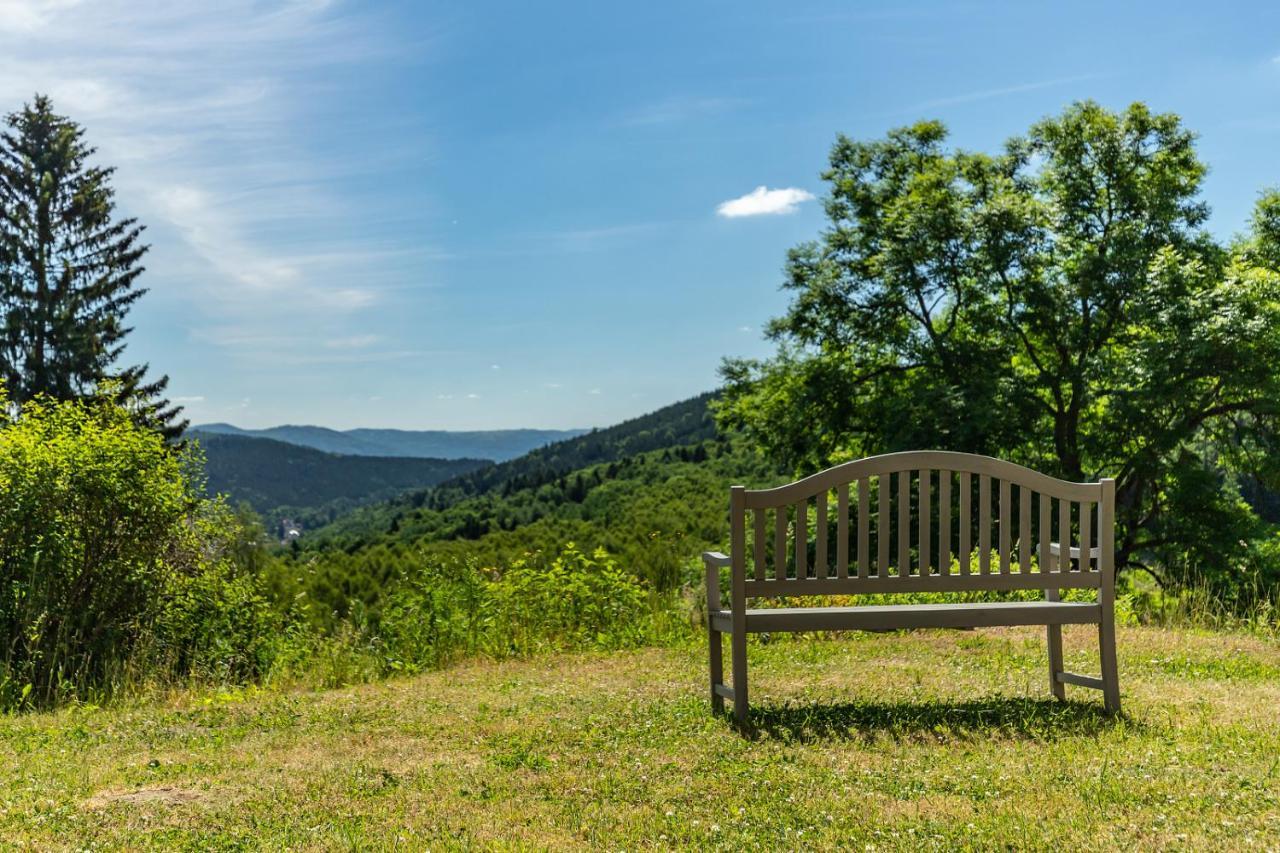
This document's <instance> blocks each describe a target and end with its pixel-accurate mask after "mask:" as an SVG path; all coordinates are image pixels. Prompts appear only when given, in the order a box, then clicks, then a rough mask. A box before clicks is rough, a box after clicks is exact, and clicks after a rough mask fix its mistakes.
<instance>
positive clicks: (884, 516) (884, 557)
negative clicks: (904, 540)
mask: <svg viewBox="0 0 1280 853" xmlns="http://www.w3.org/2000/svg"><path fill="white" fill-rule="evenodd" d="M891 479H892V476H891V475H889V474H881V475H880V476H879V477H877V478H876V486H877V488H878V489H879V492H880V497H879V499H878V500H877V508H878V511H877V512H876V574H877V575H878V576H880V577H882V578H887V577H889V488H890V485H889V484H890V482H891Z"/></svg>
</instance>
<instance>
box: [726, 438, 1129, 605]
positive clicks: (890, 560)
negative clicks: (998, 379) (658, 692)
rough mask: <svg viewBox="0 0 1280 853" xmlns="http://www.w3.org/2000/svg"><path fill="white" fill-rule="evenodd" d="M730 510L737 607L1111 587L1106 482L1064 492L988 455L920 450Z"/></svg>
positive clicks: (823, 476)
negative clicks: (810, 598)
mask: <svg viewBox="0 0 1280 853" xmlns="http://www.w3.org/2000/svg"><path fill="white" fill-rule="evenodd" d="M729 503H730V507H729V509H730V536H731V538H730V545H731V548H730V551H731V554H730V556H731V560H732V563H731V565H732V569H733V597H734V598H735V599H737V600H741V598H751V597H760V596H779V595H788V596H792V595H852V594H858V593H893V592H961V591H965V590H1011V589H1068V588H1073V587H1076V588H1080V587H1083V588H1099V587H1105V588H1106V589H1107V590H1110V589H1111V585H1112V583H1113V580H1114V552H1115V481H1114V480H1109V479H1108V480H1102V481H1100V482H1097V483H1069V482H1066V481H1065V480H1058V479H1055V478H1053V477H1049V476H1046V475H1044V474H1041V473H1038V472H1036V471H1032V470H1031V469H1029V468H1024V467H1023V466H1021V465H1016V464H1014V463H1012V462H1005V461H1003V460H1000V459H993V458H991V457H989V456H977V455H974V454H970V453H950V452H946V451H937V450H923V451H912V452H908V453H889V454H885V455H883V456H873V457H869V458H866V459H859V460H857V461H854V462H847V463H845V464H843V465H838V466H836V467H834V468H830V469H828V470H826V471H822V472H820V473H817V474H814V475H813V476H810V477H806V478H805V479H803V480H800V481H798V482H795V483H791V484H789V485H786V486H779V487H778V488H775V489H759V490H752V489H746V488H743V487H742V486H734V487H733V488H732V489H731V490H730V502H729ZM833 510H834V513H833V512H832V511H833ZM833 515H834V518H833V517H832V516H833ZM810 519H814V524H813V533H812V540H813V541H812V543H810V541H809V540H810ZM993 521H994V524H993ZM993 528H994V529H993ZM975 553H976V558H977V565H976V566H974V567H972V568H971V565H970V564H971V561H972V555H974V554H975ZM1033 555H1038V556H1037V558H1036V559H1033ZM953 559H954V560H955V561H957V563H958V565H953ZM735 603H736V602H735Z"/></svg>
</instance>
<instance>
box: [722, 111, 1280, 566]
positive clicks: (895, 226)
mask: <svg viewBox="0 0 1280 853" xmlns="http://www.w3.org/2000/svg"><path fill="white" fill-rule="evenodd" d="M945 137H946V131H945V129H944V128H943V126H942V125H941V124H939V123H936V122H922V123H920V124H917V125H914V126H912V127H908V128H903V129H899V130H895V131H892V132H891V133H890V134H889V135H888V137H887V138H885V139H883V140H879V141H872V142H856V141H854V140H851V139H848V138H846V137H843V136H842V137H840V138H839V140H838V141H837V143H836V145H835V146H834V148H833V149H832V152H831V166H830V169H829V170H828V171H827V172H826V173H824V178H825V179H826V180H827V181H828V182H829V183H830V195H829V197H828V199H827V203H826V210H827V214H828V218H829V219H830V228H829V229H828V230H827V231H826V232H825V233H824V235H823V237H822V238H821V240H820V241H818V242H815V243H809V244H805V245H803V246H800V247H799V248H797V249H794V250H793V251H792V252H791V253H790V255H789V256H788V264H787V280H786V283H785V287H786V288H787V289H788V290H790V291H791V292H792V293H793V294H794V296H793V300H792V303H791V305H790V307H789V309H788V311H787V313H786V314H785V315H784V316H782V317H780V318H778V319H776V320H774V321H773V322H772V323H771V325H770V327H769V335H770V336H771V337H772V338H773V339H774V340H775V341H777V342H778V344H779V349H778V353H777V355H776V356H775V357H774V358H772V359H769V360H766V361H728V362H726V364H725V366H724V369H723V373H724V376H725V379H726V381H727V389H726V392H725V398H724V402H723V404H722V405H721V406H720V409H719V416H720V418H721V420H722V423H723V424H725V425H727V426H739V427H742V428H744V429H745V430H746V431H747V432H748V434H749V436H750V437H751V438H752V439H753V440H754V441H755V442H756V443H758V444H759V445H760V446H761V447H763V448H766V449H767V450H768V451H769V452H770V453H771V454H772V455H773V456H775V457H776V458H778V459H780V460H782V461H784V462H785V463H786V464H788V465H789V466H791V467H793V468H795V469H798V470H800V471H802V472H803V471H811V470H814V469H817V468H820V467H824V466H826V465H827V464H829V463H831V462H832V461H835V460H839V459H843V458H847V457H849V456H851V455H866V454H869V453H875V452H884V451H890V450H902V449H913V448H922V447H937V448H944V449H952V450H962V451H970V452H979V453H988V454H991V455H996V456H1001V457H1005V458H1011V459H1013V460H1015V461H1019V462H1023V463H1025V464H1027V465H1030V466H1031V467H1034V468H1038V469H1041V470H1045V471H1047V472H1049V473H1052V474H1056V475H1059V476H1061V477H1064V478H1067V479H1071V480H1084V479H1094V478H1096V477H1099V476H1113V477H1115V478H1116V479H1117V500H1118V513H1119V535H1118V538H1117V562H1118V565H1120V566H1121V567H1124V566H1142V567H1144V568H1146V569H1148V570H1149V571H1151V572H1152V573H1153V574H1156V575H1158V576H1159V577H1160V578H1161V579H1162V580H1163V581H1166V582H1177V581H1180V580H1183V579H1184V578H1183V575H1184V574H1185V572H1183V570H1182V569H1181V568H1177V567H1178V566H1180V565H1185V566H1194V567H1196V570H1198V571H1202V572H1205V573H1207V574H1208V575H1216V576H1217V578H1218V580H1220V581H1221V582H1223V583H1228V582H1229V581H1228V580H1227V578H1226V577H1225V575H1224V574H1223V573H1224V572H1225V569H1224V563H1223V561H1222V558H1223V555H1229V556H1228V559H1227V562H1230V560H1231V559H1234V558H1235V557H1234V556H1231V555H1236V554H1237V553H1238V552H1239V551H1240V549H1241V547H1242V546H1241V545H1240V544H1239V543H1241V542H1248V541H1250V540H1252V539H1253V538H1254V537H1256V536H1257V535H1259V533H1260V528H1259V524H1258V520H1257V518H1256V516H1255V515H1254V513H1253V512H1252V511H1251V509H1250V508H1249V507H1248V506H1247V505H1245V504H1243V503H1242V502H1241V501H1240V499H1239V493H1238V491H1237V489H1236V488H1235V486H1234V483H1235V482H1236V479H1237V475H1239V474H1251V475H1256V476H1259V477H1262V478H1263V479H1262V481H1261V482H1262V483H1263V484H1264V485H1272V486H1274V485H1275V484H1276V483H1277V482H1280V480H1278V478H1277V473H1278V472H1277V465H1276V463H1275V462H1274V461H1273V460H1268V458H1267V454H1266V453H1264V452H1260V450H1261V449H1264V448H1267V447H1273V446H1274V444H1273V438H1274V436H1275V431H1274V427H1275V424H1276V417H1277V415H1278V414H1280V372H1278V371H1277V368H1276V365H1277V364H1280V275H1278V274H1277V271H1276V270H1277V265H1276V263H1275V261H1276V259H1277V258H1280V241H1277V239H1276V235H1277V233H1280V228H1277V227H1276V226H1275V223H1276V222H1277V221H1280V200H1277V197H1275V196H1273V195H1268V196H1265V197H1264V199H1263V201H1262V203H1261V204H1260V206H1259V211H1258V214H1257V217H1256V218H1255V224H1254V229H1253V234H1252V236H1251V237H1250V238H1249V239H1247V240H1245V241H1242V242H1241V243H1240V244H1239V245H1236V246H1232V247H1223V246H1219V245H1217V244H1215V243H1214V242H1213V241H1212V240H1211V239H1210V238H1209V236H1208V235H1207V234H1206V233H1204V232H1203V231H1202V230H1201V226H1202V225H1203V223H1204V222H1205V220H1206V217H1207V215H1208V210H1207V208H1206V206H1205V205H1204V204H1203V203H1202V202H1201V201H1200V200H1199V196H1198V193H1199V188H1200V183H1201V179H1202V177H1203V175H1204V173H1205V167H1204V165H1203V164H1202V163H1201V162H1200V161H1199V159H1198V158H1197V156H1196V153H1195V150H1194V145H1193V142H1194V138H1193V136H1192V134H1191V133H1190V132H1188V131H1187V130H1186V129H1185V128H1184V127H1183V126H1182V124H1181V122H1180V121H1179V119H1178V118H1177V117H1176V116H1173V115H1169V114H1163V115H1157V114H1153V113H1151V112H1150V111H1148V110H1147V108H1146V107H1144V106H1142V105H1141V104H1134V105H1133V106H1131V107H1129V108H1128V109H1126V110H1124V111H1122V112H1119V113H1113V112H1110V111H1108V110H1106V109H1104V108H1102V107H1100V106H1098V105H1096V104H1093V103H1080V104H1076V105H1074V106H1072V107H1070V108H1069V109H1067V110H1066V111H1065V112H1064V113H1063V114H1061V115H1059V116H1056V117H1053V118H1049V119H1046V120H1044V121H1041V122H1039V123H1037V124H1036V125H1034V126H1033V127H1032V128H1031V130H1030V131H1029V133H1028V134H1027V135H1026V136H1023V137H1019V138H1015V139H1013V140H1011V141H1010V142H1009V143H1008V145H1007V146H1006V148H1005V150H1004V151H1003V152H1001V153H999V154H996V155H986V154H979V153H971V152H965V151H953V150H948V149H947V148H946V147H945V146H944V143H945Z"/></svg>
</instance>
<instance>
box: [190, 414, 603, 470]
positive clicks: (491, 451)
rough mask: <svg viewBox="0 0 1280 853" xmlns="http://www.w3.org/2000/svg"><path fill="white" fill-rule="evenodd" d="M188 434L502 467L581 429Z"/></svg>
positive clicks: (203, 428)
mask: <svg viewBox="0 0 1280 853" xmlns="http://www.w3.org/2000/svg"><path fill="white" fill-rule="evenodd" d="M191 431H192V432H198V433H204V434H206V435H238V436H242V437H247V438H267V439H271V440H273V441H282V442H285V443H286V444H293V445H297V446H299V447H310V448H312V449H313V450H322V451H324V452H325V453H340V454H343V455H346V456H395V457H402V458H403V457H411V458H419V459H490V460H493V461H494V462H505V461H507V460H508V459H515V458H517V457H520V456H523V455H525V454H526V453H528V452H529V451H531V450H535V449H537V448H539V447H543V446H545V445H548V444H551V443H552V442H556V441H564V440H565V439H569V438H576V437H577V436H580V435H583V434H584V433H586V432H587V430H585V429H565V430H558V429H499V430H473V431H459V432H454V431H450V430H400V429H349V430H336V429H328V428H326V427H318V426H294V425H285V426H277V427H269V428H267V429H241V428H240V427H238V426H233V425H232V424H224V423H215V424H200V425H198V426H193V427H191Z"/></svg>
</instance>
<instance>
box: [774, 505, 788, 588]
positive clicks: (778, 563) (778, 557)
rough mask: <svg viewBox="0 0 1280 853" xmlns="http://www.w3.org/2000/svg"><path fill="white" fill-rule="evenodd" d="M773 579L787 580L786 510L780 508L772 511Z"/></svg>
mask: <svg viewBox="0 0 1280 853" xmlns="http://www.w3.org/2000/svg"><path fill="white" fill-rule="evenodd" d="M773 577H774V578H775V579H776V580H780V581H781V580H786V579H787V508H786V507H785V506H780V507H777V508H775V509H774V511H773Z"/></svg>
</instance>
